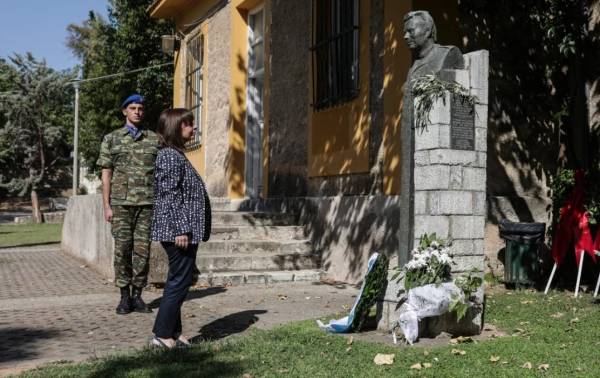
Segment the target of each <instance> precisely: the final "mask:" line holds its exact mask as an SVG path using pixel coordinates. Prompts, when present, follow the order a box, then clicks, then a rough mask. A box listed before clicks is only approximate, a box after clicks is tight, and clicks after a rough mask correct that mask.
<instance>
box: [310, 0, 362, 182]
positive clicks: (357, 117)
mask: <svg viewBox="0 0 600 378" xmlns="http://www.w3.org/2000/svg"><path fill="white" fill-rule="evenodd" d="M370 3H371V2H370V0H360V31H359V35H360V37H359V38H360V44H359V45H360V52H359V59H360V61H359V66H360V73H359V75H360V76H359V80H360V81H359V82H360V90H359V95H358V97H357V98H356V99H355V100H353V101H350V102H347V103H345V104H342V105H339V106H335V107H332V108H329V109H325V110H321V111H314V110H313V109H312V107H310V108H309V109H308V111H309V121H308V141H309V145H308V172H309V176H310V177H315V176H332V175H340V174H348V173H362V172H368V171H369V127H370V123H371V117H370V112H369V69H370V64H369V55H370V54H369V46H370V43H369V29H370V24H371V21H370V19H371V10H370ZM308 55H309V57H308V64H309V67H310V69H309V83H310V87H309V93H308V95H309V103H312V101H313V98H312V93H313V89H312V74H313V73H312V64H311V59H312V58H311V54H308Z"/></svg>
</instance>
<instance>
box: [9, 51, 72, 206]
mask: <svg viewBox="0 0 600 378" xmlns="http://www.w3.org/2000/svg"><path fill="white" fill-rule="evenodd" d="M10 61H11V64H7V63H2V64H1V65H0V67H1V68H0V83H4V84H3V88H4V89H6V91H3V92H2V95H0V112H1V114H2V115H3V117H4V123H3V124H2V125H1V126H2V127H1V128H0V165H1V166H2V170H0V187H3V188H5V189H7V190H8V191H9V192H11V193H17V194H18V195H19V196H23V195H25V194H28V193H29V194H31V195H32V199H33V198H34V197H35V198H37V191H38V190H40V189H43V188H46V187H50V186H51V185H52V183H53V182H54V181H56V180H57V179H58V174H59V170H57V169H56V168H57V167H59V166H60V165H61V164H64V163H67V162H68V160H69V151H70V147H69V145H68V144H67V138H66V134H67V129H68V128H69V127H70V125H71V123H72V110H73V109H72V100H73V92H72V90H71V89H70V87H69V85H68V81H69V80H71V79H73V77H74V74H73V73H72V72H57V71H55V70H53V69H52V68H49V67H48V66H47V65H46V62H45V61H43V60H42V61H38V60H36V59H35V58H34V57H33V56H32V55H31V54H30V53H27V54H26V55H24V56H22V55H18V54H16V55H15V56H14V57H12V58H10ZM36 205H37V203H34V210H35V208H36Z"/></svg>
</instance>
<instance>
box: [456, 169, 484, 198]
mask: <svg viewBox="0 0 600 378" xmlns="http://www.w3.org/2000/svg"><path fill="white" fill-rule="evenodd" d="M485 181H486V169H485V168H470V167H467V168H465V169H463V180H462V189H465V190H477V191H481V192H484V191H485Z"/></svg>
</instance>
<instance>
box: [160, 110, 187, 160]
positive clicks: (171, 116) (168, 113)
mask: <svg viewBox="0 0 600 378" xmlns="http://www.w3.org/2000/svg"><path fill="white" fill-rule="evenodd" d="M184 122H186V123H190V124H193V123H194V113H192V112H191V111H189V110H187V109H185V108H175V109H167V110H163V112H162V113H160V117H159V118H158V127H157V128H156V132H157V133H158V137H159V139H160V144H161V146H162V147H171V148H174V149H176V150H179V151H183V150H184V149H185V140H184V139H183V137H182V136H181V124H182V123H184Z"/></svg>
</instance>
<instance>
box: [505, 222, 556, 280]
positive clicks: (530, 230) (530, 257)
mask: <svg viewBox="0 0 600 378" xmlns="http://www.w3.org/2000/svg"><path fill="white" fill-rule="evenodd" d="M499 229H500V237H501V238H503V239H504V240H505V241H506V248H505V254H504V284H505V285H506V286H507V287H509V286H514V287H517V288H518V287H521V286H533V284H534V283H535V281H536V280H537V278H538V277H539V272H540V264H539V259H538V251H539V249H540V248H539V247H540V246H541V244H542V242H543V240H544V235H545V234H546V223H523V222H510V221H508V220H506V219H503V220H501V221H500V224H499Z"/></svg>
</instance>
